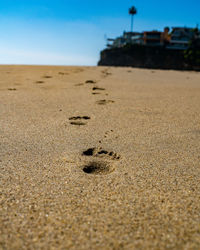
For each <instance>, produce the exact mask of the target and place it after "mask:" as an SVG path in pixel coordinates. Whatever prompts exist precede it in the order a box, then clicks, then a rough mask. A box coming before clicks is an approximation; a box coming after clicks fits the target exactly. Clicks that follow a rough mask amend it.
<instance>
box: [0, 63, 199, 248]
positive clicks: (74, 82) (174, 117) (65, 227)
mask: <svg viewBox="0 0 200 250" xmlns="http://www.w3.org/2000/svg"><path fill="white" fill-rule="evenodd" d="M0 203H1V205H0V249H78V250H81V249H199V248H200V73H197V72H179V71H161V70H145V69H133V68H113V67H51V66H0Z"/></svg>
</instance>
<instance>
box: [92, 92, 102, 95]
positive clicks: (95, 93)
mask: <svg viewBox="0 0 200 250" xmlns="http://www.w3.org/2000/svg"><path fill="white" fill-rule="evenodd" d="M92 94H93V95H100V94H101V93H98V92H93V93H92Z"/></svg>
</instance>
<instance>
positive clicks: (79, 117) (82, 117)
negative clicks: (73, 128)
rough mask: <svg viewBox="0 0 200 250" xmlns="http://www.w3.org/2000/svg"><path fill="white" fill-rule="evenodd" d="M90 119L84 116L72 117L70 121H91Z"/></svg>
mask: <svg viewBox="0 0 200 250" xmlns="http://www.w3.org/2000/svg"><path fill="white" fill-rule="evenodd" d="M89 119H90V117H89V116H87V115H84V116H72V117H70V118H69V120H89Z"/></svg>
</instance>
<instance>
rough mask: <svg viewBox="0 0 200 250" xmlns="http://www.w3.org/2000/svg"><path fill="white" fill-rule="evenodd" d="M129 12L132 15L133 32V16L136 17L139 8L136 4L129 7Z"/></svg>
mask: <svg viewBox="0 0 200 250" xmlns="http://www.w3.org/2000/svg"><path fill="white" fill-rule="evenodd" d="M129 14H130V15H131V32H133V17H134V15H136V14H137V9H136V8H135V7H134V6H132V7H131V8H130V9H129Z"/></svg>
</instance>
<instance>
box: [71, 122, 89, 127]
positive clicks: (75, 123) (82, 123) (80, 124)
mask: <svg viewBox="0 0 200 250" xmlns="http://www.w3.org/2000/svg"><path fill="white" fill-rule="evenodd" d="M70 124H71V125H77V126H82V125H86V123H85V122H79V121H77V122H70Z"/></svg>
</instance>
